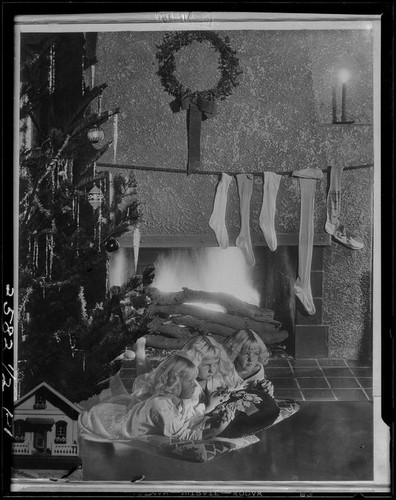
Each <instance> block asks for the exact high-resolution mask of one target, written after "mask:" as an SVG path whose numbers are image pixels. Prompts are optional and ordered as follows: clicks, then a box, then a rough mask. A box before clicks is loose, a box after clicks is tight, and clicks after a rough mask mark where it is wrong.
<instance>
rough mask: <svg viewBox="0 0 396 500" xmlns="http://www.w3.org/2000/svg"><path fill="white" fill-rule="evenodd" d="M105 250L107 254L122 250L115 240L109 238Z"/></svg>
mask: <svg viewBox="0 0 396 500" xmlns="http://www.w3.org/2000/svg"><path fill="white" fill-rule="evenodd" d="M104 248H105V250H106V252H109V253H111V252H116V251H117V250H118V249H119V248H120V244H119V242H118V240H116V239H115V238H109V239H108V240H106V241H105V243H104Z"/></svg>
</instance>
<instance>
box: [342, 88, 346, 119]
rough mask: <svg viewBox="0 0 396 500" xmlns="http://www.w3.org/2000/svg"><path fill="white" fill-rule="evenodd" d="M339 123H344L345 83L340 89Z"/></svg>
mask: <svg viewBox="0 0 396 500" xmlns="http://www.w3.org/2000/svg"><path fill="white" fill-rule="evenodd" d="M341 92H342V93H341V121H342V122H345V121H346V83H343V84H342V87H341Z"/></svg>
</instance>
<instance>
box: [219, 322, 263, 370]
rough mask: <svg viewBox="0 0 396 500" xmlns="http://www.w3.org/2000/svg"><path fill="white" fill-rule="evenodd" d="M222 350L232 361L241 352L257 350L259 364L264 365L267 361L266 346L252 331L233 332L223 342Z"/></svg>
mask: <svg viewBox="0 0 396 500" xmlns="http://www.w3.org/2000/svg"><path fill="white" fill-rule="evenodd" d="M224 348H225V349H226V351H227V354H228V356H229V357H230V359H231V360H232V361H235V359H236V358H237V357H238V355H239V354H240V353H241V351H242V350H246V349H247V350H252V349H258V351H259V359H258V361H259V363H261V364H262V365H266V364H267V363H268V360H269V352H268V349H267V346H266V345H265V344H264V342H263V341H262V340H261V338H260V337H259V336H258V335H257V333H256V332H255V331H254V330H250V329H246V330H235V332H233V333H232V334H231V335H230V336H229V337H227V338H226V340H225V341H224Z"/></svg>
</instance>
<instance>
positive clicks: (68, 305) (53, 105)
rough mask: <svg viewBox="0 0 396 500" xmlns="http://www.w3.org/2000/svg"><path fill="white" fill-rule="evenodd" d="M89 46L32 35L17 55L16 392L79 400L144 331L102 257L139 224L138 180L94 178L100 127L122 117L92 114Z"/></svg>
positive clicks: (79, 40) (75, 37)
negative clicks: (126, 313)
mask: <svg viewBox="0 0 396 500" xmlns="http://www.w3.org/2000/svg"><path fill="white" fill-rule="evenodd" d="M84 43H85V40H84V37H83V35H82V34H59V35H55V36H48V35H44V34H37V35H34V34H30V35H26V37H25V38H23V37H22V48H23V50H22V57H21V111H20V119H21V142H20V144H21V148H20V178H19V181H20V184H19V187H20V193H19V200H20V203H19V208H20V212H19V298H18V300H19V311H18V331H19V349H18V359H19V363H18V371H19V382H20V395H23V394H25V393H26V392H27V391H29V390H30V389H32V388H33V387H35V386H36V385H37V384H39V383H40V382H42V381H46V382H48V383H49V384H51V385H52V386H53V387H54V388H55V389H57V390H59V391H60V392H61V393H62V394H64V395H65V396H66V397H68V398H69V399H71V400H72V401H76V402H78V401H80V400H82V399H85V398H87V397H89V396H90V395H92V394H94V393H96V392H98V385H97V384H98V382H99V381H100V380H103V379H105V378H106V377H108V375H109V371H110V369H111V361H112V359H114V357H115V356H117V354H119V352H120V350H123V349H124V348H125V345H126V344H127V343H128V342H130V341H131V340H133V339H135V338H136V329H137V328H138V325H137V324H135V325H133V324H130V325H129V326H128V325H126V323H125V320H124V318H123V314H122V311H121V309H120V306H119V302H120V299H121V298H122V296H120V294H114V293H111V291H110V290H109V289H108V286H107V278H108V276H107V274H108V261H109V253H108V252H107V251H106V248H107V249H110V248H111V243H112V242H114V238H116V237H117V236H119V235H121V234H123V233H124V232H125V231H129V230H132V229H133V228H134V227H135V226H136V224H137V223H138V222H139V218H140V212H139V204H138V202H137V195H136V182H135V180H134V177H133V175H132V173H131V174H130V175H129V176H126V177H125V176H120V175H118V176H115V177H111V175H109V174H108V173H107V172H103V173H100V174H96V172H95V162H96V161H97V160H98V158H99V157H100V156H101V155H102V154H104V153H105V152H106V151H107V150H108V148H109V147H111V141H109V142H107V143H105V144H104V145H103V146H100V144H99V145H98V143H99V141H100V140H101V139H102V137H101V136H102V135H103V132H102V131H101V128H100V125H102V124H103V123H105V122H106V121H107V120H109V118H110V117H111V116H114V115H116V114H117V113H118V112H119V110H118V109H115V110H112V111H104V112H103V111H102V110H101V109H100V105H99V109H98V106H97V109H96V110H95V111H94V105H95V104H97V103H98V101H99V104H100V99H101V95H102V93H103V92H104V90H105V88H106V84H102V85H100V86H98V87H94V88H92V89H91V88H89V87H88V86H86V85H85V82H84V79H83V68H84V61H85V59H84V57H85V55H86V54H85V50H84ZM82 63H83V64H82ZM85 65H86V61H85ZM27 133H30V134H32V143H31V144H28V145H26V141H24V138H25V137H26V135H27ZM138 281H139V280H138ZM137 284H138V283H137V282H136V280H135V283H130V284H129V286H128V287H126V288H125V287H124V290H123V292H126V291H127V290H129V289H131V287H136V285H137ZM120 311H121V314H120Z"/></svg>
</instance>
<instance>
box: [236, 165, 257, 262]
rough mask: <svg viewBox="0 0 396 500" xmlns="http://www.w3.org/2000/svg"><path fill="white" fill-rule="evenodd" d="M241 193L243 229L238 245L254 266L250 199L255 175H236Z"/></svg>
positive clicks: (237, 240)
mask: <svg viewBox="0 0 396 500" xmlns="http://www.w3.org/2000/svg"><path fill="white" fill-rule="evenodd" d="M236 178H237V183H238V193H239V209H240V214H241V229H240V231H239V235H238V237H237V239H236V246H237V247H238V248H240V249H241V250H242V253H243V255H244V256H245V259H246V262H247V263H248V264H249V266H254V265H255V263H256V259H255V258H254V253H253V248H252V240H251V237H250V200H251V198H252V193H253V176H252V175H249V174H238V175H237V176H236Z"/></svg>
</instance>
